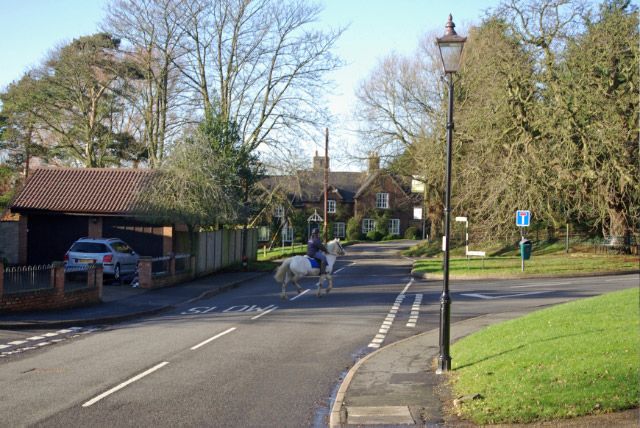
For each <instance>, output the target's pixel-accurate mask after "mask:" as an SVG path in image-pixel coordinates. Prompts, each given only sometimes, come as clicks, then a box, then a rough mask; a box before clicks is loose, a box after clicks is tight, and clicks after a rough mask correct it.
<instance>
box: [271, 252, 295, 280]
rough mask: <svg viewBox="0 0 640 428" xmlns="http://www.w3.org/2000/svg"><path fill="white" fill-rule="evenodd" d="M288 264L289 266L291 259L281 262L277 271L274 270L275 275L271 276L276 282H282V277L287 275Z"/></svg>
mask: <svg viewBox="0 0 640 428" xmlns="http://www.w3.org/2000/svg"><path fill="white" fill-rule="evenodd" d="M290 264H291V257H289V258H288V259H286V260H285V261H284V262H282V264H281V265H280V267H278V270H276V274H275V275H274V276H273V277H274V278H275V280H276V281H278V282H284V277H285V275H286V274H287V272H288V271H289V265H290Z"/></svg>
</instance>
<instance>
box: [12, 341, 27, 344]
mask: <svg viewBox="0 0 640 428" xmlns="http://www.w3.org/2000/svg"><path fill="white" fill-rule="evenodd" d="M24 343H27V341H26V340H14V341H13V342H9V345H22V344H24Z"/></svg>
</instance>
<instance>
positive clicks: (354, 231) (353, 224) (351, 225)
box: [347, 217, 362, 241]
mask: <svg viewBox="0 0 640 428" xmlns="http://www.w3.org/2000/svg"><path fill="white" fill-rule="evenodd" d="M347 239H348V240H350V241H359V240H361V239H362V233H360V220H359V219H358V218H356V217H351V218H350V219H349V221H348V222H347Z"/></svg>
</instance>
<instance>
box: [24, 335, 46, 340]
mask: <svg viewBox="0 0 640 428" xmlns="http://www.w3.org/2000/svg"><path fill="white" fill-rule="evenodd" d="M41 339H44V336H31V337H27V340H41Z"/></svg>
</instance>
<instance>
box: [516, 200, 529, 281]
mask: <svg viewBox="0 0 640 428" xmlns="http://www.w3.org/2000/svg"><path fill="white" fill-rule="evenodd" d="M530 224H531V211H529V210H517V211H516V226H518V227H520V228H521V229H520V237H521V240H520V260H521V266H522V272H524V261H525V256H526V259H528V258H529V257H530V255H531V247H530V246H531V241H528V240H526V239H525V237H524V228H525V227H529V225H530ZM525 241H526V242H527V244H528V245H529V247H527V250H528V251H529V252H528V254H526V255H525V252H526V251H525V250H524V249H523V248H524V247H523V243H524V242H525Z"/></svg>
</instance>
